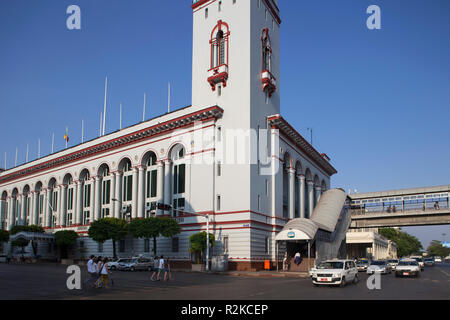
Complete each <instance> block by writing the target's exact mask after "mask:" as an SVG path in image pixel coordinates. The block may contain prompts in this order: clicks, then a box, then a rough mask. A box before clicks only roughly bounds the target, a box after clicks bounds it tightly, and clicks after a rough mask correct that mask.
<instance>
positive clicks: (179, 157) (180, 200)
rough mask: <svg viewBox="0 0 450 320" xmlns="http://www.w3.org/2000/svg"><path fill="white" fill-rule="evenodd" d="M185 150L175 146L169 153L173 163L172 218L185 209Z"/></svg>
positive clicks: (180, 146)
mask: <svg viewBox="0 0 450 320" xmlns="http://www.w3.org/2000/svg"><path fill="white" fill-rule="evenodd" d="M185 155H186V152H185V149H184V147H183V146H182V145H176V146H175V147H174V148H173V149H172V152H171V159H172V161H173V170H172V172H173V184H172V199H173V208H174V209H176V210H174V211H173V216H177V215H179V214H180V211H179V210H184V208H185V192H186V159H185Z"/></svg>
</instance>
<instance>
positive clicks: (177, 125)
mask: <svg viewBox="0 0 450 320" xmlns="http://www.w3.org/2000/svg"><path fill="white" fill-rule="evenodd" d="M222 115H223V109H221V108H220V107H218V106H213V107H210V108H206V109H202V110H199V111H196V112H193V113H190V114H187V115H183V116H180V117H177V118H174V119H170V120H167V121H164V122H161V123H158V124H155V125H152V126H149V127H147V128H144V129H140V130H138V131H135V132H132V133H128V134H126V135H123V136H119V137H116V138H113V139H110V140H107V141H104V142H101V143H97V144H94V145H92V146H89V147H86V148H83V149H81V150H77V151H72V152H71V150H70V149H68V150H66V151H64V152H62V155H61V156H59V157H57V158H54V159H51V160H48V161H45V162H42V163H39V164H36V165H31V164H30V166H27V165H25V166H23V167H22V168H20V169H19V170H17V171H14V172H11V173H8V171H5V172H3V174H2V176H1V177H0V184H3V183H6V182H9V181H12V180H15V179H19V178H23V177H26V176H29V175H32V174H36V173H38V172H42V171H46V170H49V169H53V168H56V167H60V166H63V165H66V164H68V163H71V162H75V161H79V160H82V159H86V158H89V157H92V156H94V155H97V154H101V153H105V152H108V151H111V150H113V149H117V148H121V147H124V146H127V145H130V144H134V143H138V142H140V141H142V140H145V139H150V138H153V137H155V136H159V135H162V134H167V133H169V132H171V131H173V130H177V129H182V128H184V127H187V126H191V125H194V122H197V121H207V120H210V119H213V118H215V119H218V118H221V117H222ZM151 121H155V119H152V120H150V121H149V122H151ZM99 139H100V138H99ZM94 141H95V140H94Z"/></svg>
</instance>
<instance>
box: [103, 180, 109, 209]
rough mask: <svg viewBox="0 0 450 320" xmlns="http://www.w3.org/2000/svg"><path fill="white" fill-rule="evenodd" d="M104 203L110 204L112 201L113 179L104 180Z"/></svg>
mask: <svg viewBox="0 0 450 320" xmlns="http://www.w3.org/2000/svg"><path fill="white" fill-rule="evenodd" d="M102 185H103V186H102V187H103V188H102V189H103V190H102V205H108V204H109V203H110V201H111V180H106V181H103V182H102Z"/></svg>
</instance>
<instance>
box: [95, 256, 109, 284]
mask: <svg viewBox="0 0 450 320" xmlns="http://www.w3.org/2000/svg"><path fill="white" fill-rule="evenodd" d="M109 274H110V271H109V267H108V258H105V259H104V260H103V261H102V264H101V269H100V280H99V282H98V285H97V288H101V287H102V286H103V284H104V285H105V288H106V289H108V285H109Z"/></svg>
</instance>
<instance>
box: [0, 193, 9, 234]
mask: <svg viewBox="0 0 450 320" xmlns="http://www.w3.org/2000/svg"><path fill="white" fill-rule="evenodd" d="M7 198H8V193H7V192H6V191H4V192H3V193H2V198H1V200H0V205H1V222H2V224H1V228H2V230H6V225H7V221H8V201H7Z"/></svg>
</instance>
